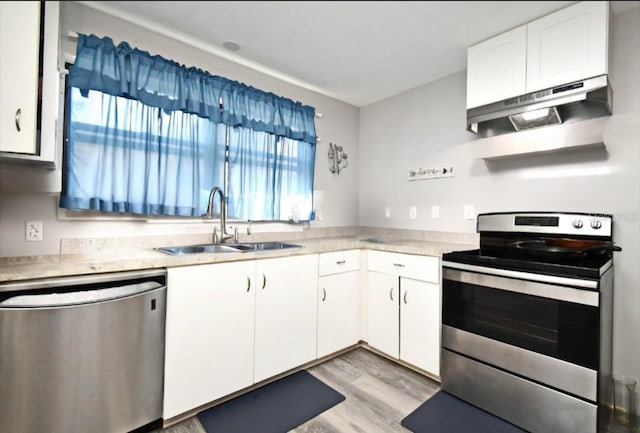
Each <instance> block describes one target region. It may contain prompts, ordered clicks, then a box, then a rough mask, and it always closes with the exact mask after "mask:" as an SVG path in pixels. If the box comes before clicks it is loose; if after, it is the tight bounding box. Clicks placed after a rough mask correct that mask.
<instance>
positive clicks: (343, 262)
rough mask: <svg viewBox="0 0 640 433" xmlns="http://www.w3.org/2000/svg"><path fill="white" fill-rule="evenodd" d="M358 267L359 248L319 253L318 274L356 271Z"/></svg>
mask: <svg viewBox="0 0 640 433" xmlns="http://www.w3.org/2000/svg"><path fill="white" fill-rule="evenodd" d="M358 269H360V250H348V251H336V252H332V253H322V254H320V255H319V265H318V274H319V275H330V274H337V273H340V272H349V271H357V270H358Z"/></svg>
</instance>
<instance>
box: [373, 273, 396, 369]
mask: <svg viewBox="0 0 640 433" xmlns="http://www.w3.org/2000/svg"><path fill="white" fill-rule="evenodd" d="M398 281H399V278H398V276H397V275H390V274H381V273H379V272H372V271H369V272H368V291H367V307H368V311H367V325H368V334H369V335H368V339H367V341H368V343H369V345H371V346H372V347H375V348H376V349H378V350H381V351H382V352H384V353H386V354H387V355H389V356H392V357H394V358H398V357H399V356H398V355H399V345H400V317H399V315H400V309H399V308H400V307H399V305H400V304H399V302H398V298H399V292H398Z"/></svg>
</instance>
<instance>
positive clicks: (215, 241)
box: [213, 227, 220, 244]
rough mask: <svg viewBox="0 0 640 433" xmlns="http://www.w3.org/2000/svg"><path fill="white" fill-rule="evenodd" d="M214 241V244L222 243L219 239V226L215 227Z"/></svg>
mask: <svg viewBox="0 0 640 433" xmlns="http://www.w3.org/2000/svg"><path fill="white" fill-rule="evenodd" d="M213 243H214V244H218V243H220V240H219V239H218V228H217V227H214V228H213Z"/></svg>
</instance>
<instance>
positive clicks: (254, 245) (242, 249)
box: [156, 242, 300, 255]
mask: <svg viewBox="0 0 640 433" xmlns="http://www.w3.org/2000/svg"><path fill="white" fill-rule="evenodd" d="M299 247H300V245H296V244H288V243H284V242H245V243H234V244H201V245H183V246H176V247H160V248H156V250H158V251H162V252H164V253H168V254H174V255H178V254H198V253H249V252H255V251H269V250H280V249H285V248H299Z"/></svg>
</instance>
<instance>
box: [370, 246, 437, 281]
mask: <svg viewBox="0 0 640 433" xmlns="http://www.w3.org/2000/svg"><path fill="white" fill-rule="evenodd" d="M367 269H368V270H370V271H376V272H382V273H385V274H393V275H398V276H400V277H407V278H413V279H416V280H421V281H429V282H432V283H438V282H439V281H440V259H439V258H438V257H428V256H416V255H412V254H400V253H387V252H382V251H368V265H367Z"/></svg>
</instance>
